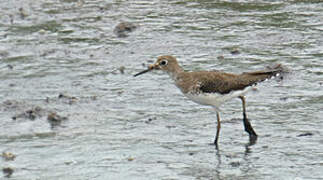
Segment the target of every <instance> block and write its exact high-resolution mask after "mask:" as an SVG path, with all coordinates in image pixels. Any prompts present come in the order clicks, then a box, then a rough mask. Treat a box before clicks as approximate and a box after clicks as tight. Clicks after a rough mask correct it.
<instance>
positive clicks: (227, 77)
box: [194, 64, 284, 94]
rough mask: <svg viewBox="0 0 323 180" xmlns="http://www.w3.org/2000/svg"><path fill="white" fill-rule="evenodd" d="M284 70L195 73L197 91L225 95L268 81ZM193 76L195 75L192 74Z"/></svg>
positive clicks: (278, 66) (278, 67)
mask: <svg viewBox="0 0 323 180" xmlns="http://www.w3.org/2000/svg"><path fill="white" fill-rule="evenodd" d="M283 71H284V69H283V68H282V67H281V65H280V64H279V65H276V66H274V67H272V68H268V69H266V70H262V71H254V72H245V73H242V74H230V73H222V72H196V73H199V75H194V77H196V78H197V80H195V81H198V82H199V83H198V85H199V90H200V91H201V92H203V93H215V92H217V93H220V94H227V93H230V92H231V91H233V90H243V89H244V88H246V87H248V86H252V85H254V84H256V83H258V82H261V81H264V80H266V79H269V78H271V77H273V76H276V75H277V74H279V73H282V72H283ZM194 74H195V73H194Z"/></svg>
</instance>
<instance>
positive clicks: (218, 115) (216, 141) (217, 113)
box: [214, 111, 221, 146]
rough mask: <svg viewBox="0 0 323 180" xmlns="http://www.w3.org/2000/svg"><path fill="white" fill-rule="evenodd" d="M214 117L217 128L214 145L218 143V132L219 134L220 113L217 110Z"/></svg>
mask: <svg viewBox="0 0 323 180" xmlns="http://www.w3.org/2000/svg"><path fill="white" fill-rule="evenodd" d="M216 117H217V122H218V124H217V129H216V136H215V139H214V145H216V146H217V145H218V139H219V134H220V129H221V122H220V114H219V112H218V111H216Z"/></svg>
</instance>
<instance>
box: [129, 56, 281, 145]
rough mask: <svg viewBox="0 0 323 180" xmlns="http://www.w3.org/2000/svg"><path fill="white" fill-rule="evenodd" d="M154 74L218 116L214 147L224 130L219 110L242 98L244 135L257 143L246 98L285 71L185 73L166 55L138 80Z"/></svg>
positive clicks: (277, 66) (274, 69)
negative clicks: (165, 75)
mask: <svg viewBox="0 0 323 180" xmlns="http://www.w3.org/2000/svg"><path fill="white" fill-rule="evenodd" d="M151 70H162V71H165V72H167V73H168V74H169V76H170V77H171V78H172V79H173V80H174V82H175V85H176V86H177V87H178V88H179V89H180V90H181V92H182V93H183V94H184V95H185V96H186V97H188V98H189V99H191V100H192V101H194V102H196V103H198V104H202V105H208V106H212V107H213V108H214V109H215V110H216V115H217V131H216V135H215V139H214V144H215V145H217V144H218V139H219V133H220V128H221V122H220V114H219V112H220V106H221V105H222V104H223V103H224V102H226V101H228V100H230V99H233V98H236V97H238V98H240V99H241V101H242V110H243V124H244V128H245V131H246V132H248V133H249V137H250V140H251V141H253V142H255V141H256V139H257V134H256V132H255V131H254V130H253V128H252V126H251V124H250V122H249V120H248V118H247V114H246V100H245V96H244V95H245V94H246V93H247V92H248V91H249V90H250V89H252V86H254V85H256V84H257V83H259V82H262V81H265V80H267V79H270V78H273V77H276V76H280V75H281V74H282V73H283V72H284V69H283V67H282V66H281V64H278V65H275V66H274V67H271V68H267V69H265V70H261V71H254V72H244V73H242V74H231V73H225V72H220V71H198V72H186V71H184V70H183V68H182V67H181V66H180V65H179V64H178V62H177V60H176V58H175V57H173V56H169V55H164V56H159V57H158V58H157V61H156V63H154V64H151V65H149V66H148V69H146V70H144V71H141V72H139V73H137V74H135V75H134V76H138V75H141V74H144V73H146V72H149V71H151Z"/></svg>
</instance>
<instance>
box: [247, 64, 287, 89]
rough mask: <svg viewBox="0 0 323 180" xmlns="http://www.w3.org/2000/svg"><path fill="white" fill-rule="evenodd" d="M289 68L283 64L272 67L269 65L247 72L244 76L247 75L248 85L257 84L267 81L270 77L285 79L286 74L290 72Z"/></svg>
mask: <svg viewBox="0 0 323 180" xmlns="http://www.w3.org/2000/svg"><path fill="white" fill-rule="evenodd" d="M288 72H289V70H288V69H287V68H285V67H283V66H282V65H281V64H277V65H274V66H272V67H267V68H266V69H264V70H261V71H253V72H245V73H242V76H245V78H242V79H245V80H246V82H245V83H246V85H247V84H248V85H249V86H250V85H256V84H257V83H259V82H262V81H266V80H268V79H277V80H283V79H284V75H285V74H286V73H288Z"/></svg>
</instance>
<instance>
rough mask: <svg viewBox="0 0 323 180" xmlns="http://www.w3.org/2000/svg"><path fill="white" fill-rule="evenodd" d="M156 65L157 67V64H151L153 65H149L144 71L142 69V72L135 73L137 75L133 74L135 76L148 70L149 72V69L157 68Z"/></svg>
mask: <svg viewBox="0 0 323 180" xmlns="http://www.w3.org/2000/svg"><path fill="white" fill-rule="evenodd" d="M156 67H157V66H156V65H155V64H151V65H149V66H148V69H146V70H143V71H141V72H139V73H137V74H135V75H133V76H134V77H136V76H139V75H141V74H144V73H146V72H149V71H151V70H153V69H157V68H156Z"/></svg>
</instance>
